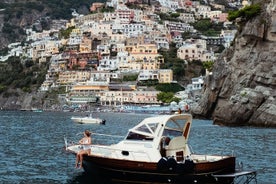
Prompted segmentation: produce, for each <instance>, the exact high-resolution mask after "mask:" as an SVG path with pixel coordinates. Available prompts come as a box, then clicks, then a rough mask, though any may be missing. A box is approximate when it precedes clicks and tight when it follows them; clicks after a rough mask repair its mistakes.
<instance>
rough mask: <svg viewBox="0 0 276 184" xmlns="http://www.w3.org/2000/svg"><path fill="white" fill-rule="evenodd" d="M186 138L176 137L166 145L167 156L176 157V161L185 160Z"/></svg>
mask: <svg viewBox="0 0 276 184" xmlns="http://www.w3.org/2000/svg"><path fill="white" fill-rule="evenodd" d="M185 144H186V139H185V137H184V136H178V137H174V138H173V139H172V140H171V141H170V143H169V145H168V146H167V147H166V156H167V157H174V158H175V159H176V161H183V160H184V151H185Z"/></svg>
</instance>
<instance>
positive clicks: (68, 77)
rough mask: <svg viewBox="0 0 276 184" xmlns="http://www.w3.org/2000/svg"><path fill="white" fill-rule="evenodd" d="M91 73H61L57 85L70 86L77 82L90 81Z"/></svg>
mask: <svg viewBox="0 0 276 184" xmlns="http://www.w3.org/2000/svg"><path fill="white" fill-rule="evenodd" d="M90 76H91V72H90V71H63V72H60V73H59V76H58V79H57V81H56V82H57V84H59V85H69V84H73V83H77V82H84V81H87V80H89V79H90Z"/></svg>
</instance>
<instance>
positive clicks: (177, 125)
mask: <svg viewBox="0 0 276 184" xmlns="http://www.w3.org/2000/svg"><path fill="white" fill-rule="evenodd" d="M185 123H186V121H185V120H180V119H179V120H170V121H168V122H167V123H166V126H165V128H164V131H163V134H162V136H165V137H169V138H173V137H177V136H181V135H182V134H183V127H184V124H185Z"/></svg>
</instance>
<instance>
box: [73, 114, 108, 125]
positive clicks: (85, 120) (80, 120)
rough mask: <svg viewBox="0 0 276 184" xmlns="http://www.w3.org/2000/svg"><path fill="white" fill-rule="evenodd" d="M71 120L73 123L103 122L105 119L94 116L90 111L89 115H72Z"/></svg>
mask: <svg viewBox="0 0 276 184" xmlns="http://www.w3.org/2000/svg"><path fill="white" fill-rule="evenodd" d="M71 120H72V121H73V122H75V123H80V124H90V123H91V124H105V120H104V119H101V118H94V117H93V116H92V114H91V113H90V114H89V116H85V117H81V116H73V117H71Z"/></svg>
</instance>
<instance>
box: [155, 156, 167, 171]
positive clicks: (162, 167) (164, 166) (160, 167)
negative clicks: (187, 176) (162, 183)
mask: <svg viewBox="0 0 276 184" xmlns="http://www.w3.org/2000/svg"><path fill="white" fill-rule="evenodd" d="M167 160H168V159H167V158H166V157H162V158H161V159H160V160H159V161H158V163H157V169H158V170H159V171H167V170H168V163H167Z"/></svg>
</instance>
